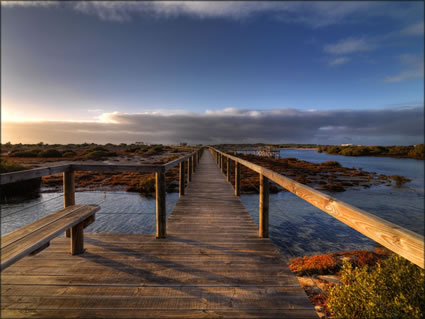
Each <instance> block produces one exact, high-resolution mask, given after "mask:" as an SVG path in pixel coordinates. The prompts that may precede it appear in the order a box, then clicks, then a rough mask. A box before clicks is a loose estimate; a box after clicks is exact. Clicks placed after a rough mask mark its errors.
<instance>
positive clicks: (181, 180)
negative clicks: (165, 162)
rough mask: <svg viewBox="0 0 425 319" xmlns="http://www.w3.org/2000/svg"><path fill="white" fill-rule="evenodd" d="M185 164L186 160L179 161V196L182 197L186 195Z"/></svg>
mask: <svg viewBox="0 0 425 319" xmlns="http://www.w3.org/2000/svg"><path fill="white" fill-rule="evenodd" d="M184 166H185V165H184V161H183V162H180V163H179V197H182V196H183V195H184V182H185V178H184V177H185V176H184V169H185V167H184Z"/></svg>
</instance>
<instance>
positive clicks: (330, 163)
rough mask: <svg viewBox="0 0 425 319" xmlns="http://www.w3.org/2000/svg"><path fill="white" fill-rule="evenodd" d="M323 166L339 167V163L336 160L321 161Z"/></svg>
mask: <svg viewBox="0 0 425 319" xmlns="http://www.w3.org/2000/svg"><path fill="white" fill-rule="evenodd" d="M322 165H323V166H329V167H341V164H340V163H338V162H337V161H326V162H323V163H322Z"/></svg>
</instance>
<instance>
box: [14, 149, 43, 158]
mask: <svg viewBox="0 0 425 319" xmlns="http://www.w3.org/2000/svg"><path fill="white" fill-rule="evenodd" d="M39 153H40V150H32V151H22V150H14V151H11V152H10V153H9V156H10V157H37V156H38V154H39Z"/></svg>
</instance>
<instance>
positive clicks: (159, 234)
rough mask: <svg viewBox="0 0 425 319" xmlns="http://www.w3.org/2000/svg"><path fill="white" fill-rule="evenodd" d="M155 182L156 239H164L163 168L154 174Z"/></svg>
mask: <svg viewBox="0 0 425 319" xmlns="http://www.w3.org/2000/svg"><path fill="white" fill-rule="evenodd" d="M155 181H156V238H165V236H166V231H165V227H166V225H165V218H166V215H165V214H166V211H165V171H164V169H163V168H161V169H160V170H158V171H157V172H156V173H155Z"/></svg>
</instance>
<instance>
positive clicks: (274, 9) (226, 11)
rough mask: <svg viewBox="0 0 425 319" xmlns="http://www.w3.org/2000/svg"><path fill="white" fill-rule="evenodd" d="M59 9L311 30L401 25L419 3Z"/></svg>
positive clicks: (96, 4) (134, 4)
mask: <svg viewBox="0 0 425 319" xmlns="http://www.w3.org/2000/svg"><path fill="white" fill-rule="evenodd" d="M46 3H48V2H47V1H13V2H11V3H9V2H7V3H6V2H5V1H2V5H3V6H17V5H19V6H34V5H40V6H41V5H43V6H44V5H46ZM52 3H55V2H52ZM56 3H57V2H56ZM61 5H63V6H66V5H67V6H70V7H71V8H72V9H74V10H77V11H78V12H81V13H84V14H89V15H94V16H97V17H99V18H100V19H102V20H106V21H115V22H126V21H131V20H132V18H133V17H134V16H137V15H152V16H155V17H160V18H170V17H178V16H190V17H194V18H199V19H208V18H214V19H215V18H223V19H232V20H242V19H248V18H251V17H253V16H254V15H261V14H269V15H271V16H273V17H274V18H276V19H279V20H280V21H283V22H287V23H301V24H304V25H309V26H311V27H314V28H319V27H326V26H329V25H334V24H340V23H351V22H359V21H362V20H364V19H368V18H371V17H376V16H385V17H390V18H393V19H398V20H400V21H405V20H406V17H411V16H412V15H418V12H421V9H420V8H419V9H418V7H420V6H421V4H420V3H419V4H406V3H403V4H399V3H391V2H382V3H380V2H366V1H360V2H355V1H347V2H335V1H328V2H326V1H282V2H279V1H248V2H246V1H75V2H66V1H64V2H62V3H61ZM422 10H423V9H422ZM419 15H420V14H419Z"/></svg>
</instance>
